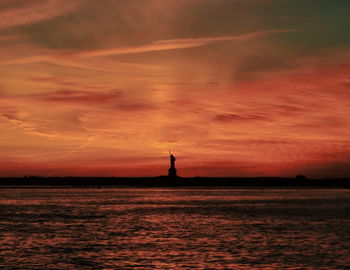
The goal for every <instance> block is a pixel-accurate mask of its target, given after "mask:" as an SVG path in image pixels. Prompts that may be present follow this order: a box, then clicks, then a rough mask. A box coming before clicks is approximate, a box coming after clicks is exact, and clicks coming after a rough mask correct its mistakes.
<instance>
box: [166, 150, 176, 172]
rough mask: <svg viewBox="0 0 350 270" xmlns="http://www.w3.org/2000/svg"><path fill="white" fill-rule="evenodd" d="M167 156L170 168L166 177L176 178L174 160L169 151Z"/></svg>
mask: <svg viewBox="0 0 350 270" xmlns="http://www.w3.org/2000/svg"><path fill="white" fill-rule="evenodd" d="M169 155H170V168H169V170H168V176H169V177H177V174H176V168H175V161H176V158H175V156H174V155H173V154H171V153H170V151H169Z"/></svg>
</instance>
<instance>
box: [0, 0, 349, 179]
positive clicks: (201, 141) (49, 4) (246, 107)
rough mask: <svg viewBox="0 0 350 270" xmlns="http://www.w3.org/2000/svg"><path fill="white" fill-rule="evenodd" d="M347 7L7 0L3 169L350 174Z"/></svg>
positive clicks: (274, 1) (220, 0)
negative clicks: (173, 163)
mask: <svg viewBox="0 0 350 270" xmlns="http://www.w3.org/2000/svg"><path fill="white" fill-rule="evenodd" d="M349 12H350V1H346V0H332V1H330V0H0V176H23V175H25V174H32V175H41V176H56V175H62V176H63V175H74V176H75V175H87V176H157V175H161V174H163V175H164V174H167V168H168V167H169V157H168V151H169V149H171V150H172V152H174V154H175V156H176V157H177V168H178V174H179V175H181V176H271V175H272V176H295V175H296V174H305V175H307V176H312V177H343V176H350V19H349Z"/></svg>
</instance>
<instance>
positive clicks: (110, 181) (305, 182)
mask: <svg viewBox="0 0 350 270" xmlns="http://www.w3.org/2000/svg"><path fill="white" fill-rule="evenodd" d="M0 186H2V187H4V186H24V187H28V186H53V187H54V186H68V187H108V186H131V187H132V186H138V187H162V186H174V187H177V186H179V187H182V186H194V187H200V186H203V187H205V186H222V187H224V186H227V187H305V188H307V187H320V188H327V187H329V188H350V178H333V179H308V178H306V177H304V176H297V177H296V178H281V177H255V178H244V177H243V178H239V177H189V178H182V177H169V176H158V177H39V176H26V177H19V178H12V177H11V178H0Z"/></svg>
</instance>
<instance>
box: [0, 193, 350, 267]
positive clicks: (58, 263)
mask: <svg viewBox="0 0 350 270" xmlns="http://www.w3.org/2000/svg"><path fill="white" fill-rule="evenodd" d="M349 246H350V190H316V189H315V190H264V189H263V190H259V189H246V190H238V189H229V190H227V189H221V190H220V189H219V190H214V189H125V188H120V189H114V188H113V189H2V190H0V269H11V270H12V269H21V270H22V269H67V270H68V269H327V270H328V269H350V251H349Z"/></svg>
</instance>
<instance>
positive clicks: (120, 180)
mask: <svg viewBox="0 0 350 270" xmlns="http://www.w3.org/2000/svg"><path fill="white" fill-rule="evenodd" d="M169 157H170V167H169V169H168V175H167V176H157V177H73V176H67V177H40V176H31V175H30V176H24V177H3V178H0V186H1V187H6V186H24V187H30V186H42V187H48V186H52V187H56V186H57V187H60V186H66V187H108V186H126V187H127V186H129V187H163V186H164V187H165V186H168V187H177V186H178V187H186V186H187V187H191V186H192V187H201V186H203V187H214V186H219V187H305V188H313V187H315V188H350V178H333V179H331V178H327V179H309V178H307V177H306V176H304V175H297V176H296V177H295V178H283V177H180V176H178V175H177V170H176V167H175V161H176V158H175V156H174V155H173V154H172V153H171V152H170V151H169Z"/></svg>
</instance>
